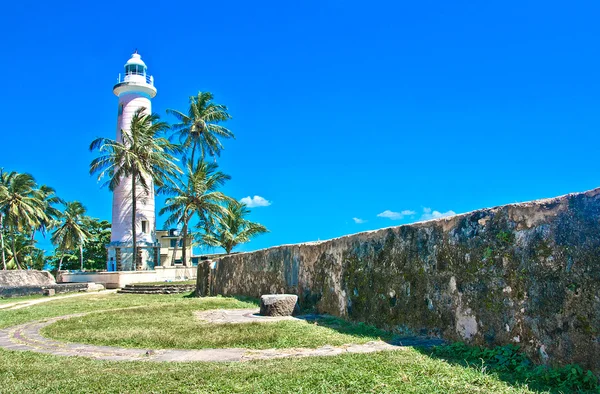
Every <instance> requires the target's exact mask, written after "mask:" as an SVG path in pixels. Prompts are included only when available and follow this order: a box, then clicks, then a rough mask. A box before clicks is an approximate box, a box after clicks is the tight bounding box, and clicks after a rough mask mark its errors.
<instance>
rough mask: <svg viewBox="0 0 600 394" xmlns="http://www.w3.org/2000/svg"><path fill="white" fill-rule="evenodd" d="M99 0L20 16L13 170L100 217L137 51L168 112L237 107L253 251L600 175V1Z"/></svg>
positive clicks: (234, 190)
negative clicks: (106, 163)
mask: <svg viewBox="0 0 600 394" xmlns="http://www.w3.org/2000/svg"><path fill="white" fill-rule="evenodd" d="M86 3H88V2H64V1H61V2H41V1H22V2H11V3H7V4H4V5H3V12H2V13H0V37H2V39H1V40H0V56H1V57H0V59H1V61H0V75H2V76H3V81H2V95H1V96H0V104H1V105H0V114H1V115H2V120H3V122H2V126H1V127H0V132H1V133H2V134H1V136H2V138H1V143H2V148H3V149H2V150H1V152H2V153H1V156H0V167H4V168H5V169H6V170H16V171H21V172H30V173H32V174H33V175H34V176H35V177H36V179H37V180H38V181H39V182H40V183H45V184H48V185H50V186H53V187H55V188H56V190H57V192H58V193H59V194H60V195H61V196H62V197H64V198H65V199H68V200H80V201H82V202H83V203H84V204H85V205H86V206H87V207H88V210H89V213H90V214H91V215H93V216H96V217H100V218H104V219H110V206H111V196H110V192H109V191H108V190H106V189H100V188H99V185H98V184H97V183H96V181H95V179H94V178H92V177H90V176H89V175H88V165H89V162H90V160H91V159H92V157H93V156H92V154H91V153H89V152H88V151H87V147H88V145H89V143H90V141H91V140H93V139H94V138H96V137H98V136H105V137H111V138H114V136H115V127H116V115H117V98H116V97H115V96H114V95H113V93H112V86H113V85H114V83H115V80H116V77H117V74H118V73H120V72H122V70H123V64H124V63H125V61H126V60H127V59H128V58H129V56H130V54H131V53H132V51H133V50H134V49H135V48H138V49H139V52H140V53H141V55H142V58H143V59H144V60H145V62H146V63H147V65H148V67H149V72H150V73H151V74H153V75H154V77H155V81H156V86H157V88H158V95H157V97H156V98H155V99H154V100H153V109H154V111H156V112H158V113H159V114H161V116H163V117H164V118H165V119H166V120H172V119H170V118H169V117H167V116H166V115H165V110H166V109H167V108H175V109H181V110H184V109H186V108H187V102H188V97H189V96H190V95H194V94H195V93H197V92H198V91H199V90H202V91H211V92H213V93H214V95H215V97H216V101H217V102H219V103H223V104H226V105H227V106H228V107H229V109H230V112H231V114H232V115H233V117H234V119H233V120H231V121H230V122H229V125H228V126H229V127H230V129H231V130H232V131H233V132H234V133H235V134H236V136H237V139H236V140H235V141H226V142H225V147H226V149H225V151H224V152H223V155H222V158H221V159H220V160H219V164H220V165H221V167H222V170H223V171H225V172H227V173H229V174H230V175H231V176H232V178H233V179H232V180H231V182H230V183H229V184H228V185H227V187H226V188H225V190H224V191H225V192H227V193H228V194H230V195H231V196H233V197H235V198H238V199H241V198H244V197H247V196H251V197H252V196H261V197H262V198H264V199H266V200H268V201H269V202H270V203H271V204H270V205H269V206H266V207H257V208H254V209H253V212H252V219H253V220H256V221H259V222H261V223H263V224H265V225H266V226H267V227H268V228H269V229H270V230H271V233H270V234H268V235H264V236H261V237H259V238H257V239H256V240H254V241H253V242H251V243H250V244H248V245H246V246H244V247H243V248H241V249H240V250H252V249H258V248H263V247H267V246H272V245H278V244H282V243H296V242H302V241H312V240H317V239H321V240H322V239H328V238H332V237H336V236H341V235H344V234H349V233H355V232H359V231H364V230H370V229H376V228H381V227H386V226H391V225H398V224H402V223H408V222H412V221H416V220H419V219H420V218H422V217H423V215H425V216H426V217H430V216H432V215H436V213H435V212H437V213H439V214H443V213H446V212H450V211H451V212H456V213H462V212H467V211H470V210H474V209H478V208H484V207H490V206H495V205H500V204H505V203H512V202H518V201H526V200H531V199H536V198H542V197H552V196H555V195H561V194H565V193H568V192H574V191H583V190H587V189H591V188H594V187H596V186H598V184H599V178H600V177H599V175H598V174H599V173H600V162H599V161H598V157H599V155H598V153H599V150H600V148H599V146H600V145H599V143H600V133H599V131H600V116H599V115H600V113H599V111H598V109H599V108H600V93H599V91H600V89H599V88H600V78H599V73H600V53H599V51H600V49H599V48H600V47H599V46H598V42H600V24H598V23H597V15H599V11H600V9H599V8H600V5H599V4H598V3H597V2H596V3H594V2H591V1H590V2H576V3H572V4H569V6H568V7H566V6H565V3H564V2H548V1H544V2H542V1H536V2H528V1H519V2H466V1H465V2H460V1H454V2H443V1H422V2H396V1H389V2H379V1H371V2H368V3H365V2H351V1H340V0H321V1H302V2H299V1H298V2H296V1H292V2H282V1H264V2H246V1H228V2H178V1H170V2H153V1H147V2H143V3H127V2H112V1H103V2H89V4H86ZM403 212H404V213H403ZM378 215H379V216H378ZM353 218H356V219H360V220H358V221H359V222H360V223H356V220H354V219H353ZM158 223H159V224H161V223H162V220H161V219H160V218H159V219H158Z"/></svg>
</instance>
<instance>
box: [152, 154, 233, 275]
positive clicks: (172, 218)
mask: <svg viewBox="0 0 600 394" xmlns="http://www.w3.org/2000/svg"><path fill="white" fill-rule="evenodd" d="M218 168H219V166H218V165H217V164H216V163H207V162H205V161H203V160H199V161H198V163H197V164H196V166H195V168H194V166H193V165H192V163H191V162H188V163H187V165H186V180H185V182H183V181H181V180H179V181H178V182H176V183H174V184H171V185H164V186H162V187H161V188H159V189H158V191H159V193H163V194H166V195H168V196H170V197H168V198H167V199H166V201H165V206H164V208H162V209H161V210H160V212H159V214H160V215H163V214H165V213H169V217H168V218H167V220H166V221H165V224H166V225H167V226H169V225H173V224H177V225H181V226H182V231H181V233H182V237H183V241H182V245H181V247H182V252H181V253H182V255H181V257H182V261H183V264H184V265H187V250H186V248H187V240H188V236H187V234H188V228H189V227H188V225H189V222H190V220H191V219H192V218H193V216H194V215H197V216H198V219H199V220H200V223H203V224H206V223H210V222H211V221H212V218H213V217H214V216H215V215H218V214H221V213H223V207H222V206H221V204H222V203H224V202H228V201H230V200H231V199H230V198H229V197H227V196H226V195H225V194H223V193H222V192H220V191H218V189H219V188H220V187H222V186H223V185H224V184H225V182H226V181H228V180H229V179H231V177H230V176H229V175H227V174H224V173H222V172H221V171H218ZM178 244H179V242H177V243H176V245H178Z"/></svg>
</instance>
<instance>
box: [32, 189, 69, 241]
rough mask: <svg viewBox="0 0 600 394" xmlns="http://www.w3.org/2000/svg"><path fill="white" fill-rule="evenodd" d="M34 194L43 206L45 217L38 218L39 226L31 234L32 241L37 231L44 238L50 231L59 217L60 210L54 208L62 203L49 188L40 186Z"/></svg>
mask: <svg viewBox="0 0 600 394" xmlns="http://www.w3.org/2000/svg"><path fill="white" fill-rule="evenodd" d="M35 193H36V195H37V198H38V199H39V200H40V201H42V203H43V204H44V213H45V214H46V215H45V217H44V218H40V220H39V225H38V226H37V228H34V229H33V231H32V232H31V239H32V240H33V239H34V238H35V233H36V232H37V231H39V232H41V233H42V235H43V236H44V237H45V236H46V232H47V231H48V230H50V229H52V227H53V226H54V225H55V224H56V221H57V220H58V218H59V217H60V215H61V212H60V210H59V209H58V208H56V207H55V205H56V204H61V203H64V202H63V201H62V199H61V198H59V197H58V196H57V195H56V192H55V190H54V189H53V188H51V187H49V186H46V185H42V186H40V187H39V189H37V190H36V192H35Z"/></svg>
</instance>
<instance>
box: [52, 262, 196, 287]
mask: <svg viewBox="0 0 600 394" xmlns="http://www.w3.org/2000/svg"><path fill="white" fill-rule="evenodd" d="M195 278H196V267H155V269H154V270H141V271H116V272H61V274H60V280H59V281H60V282H75V283H86V282H93V283H100V284H102V285H103V286H104V287H106V288H107V289H117V288H122V287H125V286H126V285H128V284H131V283H143V282H162V281H173V280H186V279H195Z"/></svg>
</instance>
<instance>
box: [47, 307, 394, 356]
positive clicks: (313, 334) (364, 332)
mask: <svg viewBox="0 0 600 394" xmlns="http://www.w3.org/2000/svg"><path fill="white" fill-rule="evenodd" d="M196 300H197V301H196V302H189V303H187V304H184V305H177V306H175V305H154V306H148V307H143V308H138V309H132V310H119V311H110V312H104V313H94V314H91V315H87V316H82V317H77V318H71V319H68V320H61V321H58V322H56V323H54V324H51V325H49V326H47V327H46V328H44V329H43V330H42V334H43V335H44V336H47V337H50V338H54V339H59V340H63V341H67V342H78V343H89V344H95V345H113V346H122V347H134V348H150V349H165V348H175V349H202V348H230V347H242V348H250V349H270V348H289V347H310V348H315V347H319V346H324V345H332V346H339V345H343V344H348V343H365V342H368V341H373V340H378V339H380V338H382V337H383V338H385V339H387V338H390V337H391V336H390V335H389V334H388V333H386V332H385V331H382V330H378V329H376V328H374V327H372V326H368V325H364V324H352V323H348V322H344V321H343V320H340V319H336V318H334V317H327V318H320V319H318V320H316V321H310V322H309V321H305V320H299V321H278V322H269V323H259V322H255V323H240V324H210V323H206V322H203V321H201V320H198V319H197V318H196V317H195V316H194V312H195V311H198V310H209V309H219V308H222V309H224V308H231V307H232V301H231V299H229V298H214V297H213V298H202V299H196ZM237 302H238V303H239V304H237V305H235V307H254V305H253V304H248V303H242V302H240V301H237Z"/></svg>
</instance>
